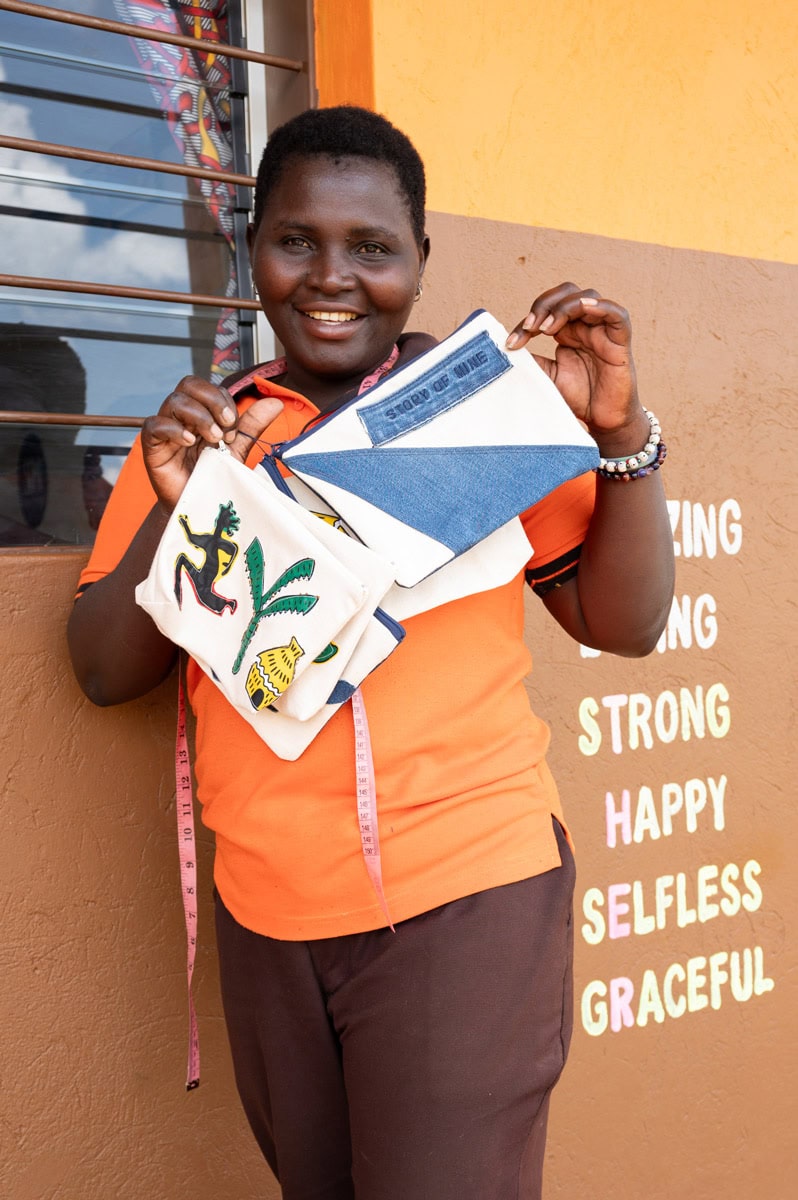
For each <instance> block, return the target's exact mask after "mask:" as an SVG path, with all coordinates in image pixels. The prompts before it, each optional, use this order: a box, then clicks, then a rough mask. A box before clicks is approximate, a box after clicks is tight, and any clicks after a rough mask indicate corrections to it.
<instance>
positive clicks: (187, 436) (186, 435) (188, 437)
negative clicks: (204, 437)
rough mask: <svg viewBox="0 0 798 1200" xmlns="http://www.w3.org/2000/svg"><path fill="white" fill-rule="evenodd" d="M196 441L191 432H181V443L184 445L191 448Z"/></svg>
mask: <svg viewBox="0 0 798 1200" xmlns="http://www.w3.org/2000/svg"><path fill="white" fill-rule="evenodd" d="M196 440H197V439H196V438H195V437H194V434H193V433H192V432H191V430H190V429H184V430H183V441H184V442H185V443H186V445H187V446H193V445H194V443H195V442H196Z"/></svg>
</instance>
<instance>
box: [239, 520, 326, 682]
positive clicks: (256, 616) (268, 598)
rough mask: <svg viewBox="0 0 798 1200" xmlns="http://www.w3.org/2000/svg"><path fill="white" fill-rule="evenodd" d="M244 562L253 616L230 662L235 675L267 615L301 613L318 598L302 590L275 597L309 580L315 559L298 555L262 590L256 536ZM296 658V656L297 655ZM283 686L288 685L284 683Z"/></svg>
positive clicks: (314, 565)
mask: <svg viewBox="0 0 798 1200" xmlns="http://www.w3.org/2000/svg"><path fill="white" fill-rule="evenodd" d="M244 561H245V563H246V568H247V576H248V578H249V590H250V591H251V593H252V609H253V612H252V619H251V621H250V622H249V624H248V625H247V627H246V629H245V630H244V636H243V637H242V639H241V648H240V649H239V651H238V654H237V655H236V660H235V662H234V663H233V674H234V675H237V674H238V672H239V671H240V670H241V664H242V662H243V661H244V655H245V654H246V652H247V648H248V647H249V644H250V642H251V641H252V639H253V638H254V636H255V633H256V632H257V628H258V626H259V625H260V623H261V621H263V620H264V619H265V618H266V617H272V616H274V615H275V613H284V612H290V613H296V614H297V615H298V616H304V614H305V613H309V612H310V610H311V609H312V608H313V606H314V605H315V603H316V601H317V600H318V596H311V595H307V594H305V593H301V592H293V593H291V594H290V595H288V596H279V597H278V596H277V593H278V592H282V591H283V590H284V588H287V587H289V586H290V584H292V583H295V582H296V581H297V580H298V579H310V577H311V575H312V574H313V571H314V570H315V567H316V563H315V560H314V559H312V558H300V559H299V560H298V562H295V563H292V565H291V566H290V567H288V568H287V570H285V571H283V573H282V575H280V576H278V578H277V579H276V580H275V581H274V583H273V584H272V586H271V587H270V588H269V589H268V591H266V592H264V591H263V547H262V546H261V544H260V539H259V538H254V539H253V540H252V541H251V542H250V544H249V546H248V547H247V549H246V551H245V553H244ZM266 653H268V651H267V652H266ZM302 653H304V651H303V650H302V649H301V647H300V654H302ZM298 657H299V655H297V658H298ZM292 678H293V674H292ZM286 686H288V685H287V684H286Z"/></svg>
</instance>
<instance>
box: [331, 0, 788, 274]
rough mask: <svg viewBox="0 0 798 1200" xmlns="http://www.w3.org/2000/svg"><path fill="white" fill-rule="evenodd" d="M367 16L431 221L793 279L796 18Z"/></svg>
mask: <svg viewBox="0 0 798 1200" xmlns="http://www.w3.org/2000/svg"><path fill="white" fill-rule="evenodd" d="M371 7H372V10H373V29H374V79H375V107H376V108H377V110H378V111H380V112H383V113H385V115H386V116H388V117H390V118H391V119H392V120H394V121H396V123H397V124H399V125H400V127H401V128H403V129H405V130H406V131H407V132H408V133H409V134H410V136H411V137H412V138H413V140H414V141H415V142H416V144H417V145H418V147H419V149H420V151H421V152H422V155H423V157H424V159H425V161H426V163H427V164H428V168H429V185H430V194H429V206H430V208H431V209H433V210H434V211H437V212H449V213H455V214H457V215H463V216H478V217H489V218H491V219H493V220H501V221H517V222H520V223H522V224H526V225H538V226H544V227H548V228H553V229H563V230H573V231H577V232H580V233H600V234H603V235H605V236H608V237H618V238H629V239H633V240H637V241H643V242H656V243H660V244H663V245H666V246H684V247H689V248H692V249H700V250H714V251H719V252H721V253H725V254H740V255H746V256H751V257H753V258H766V259H775V260H778V261H780V262H791V263H795V262H798V221H797V220H796V212H797V211H798V209H797V207H796V194H798V66H797V65H796V64H798V6H796V5H795V3H794V0H773V2H772V3H770V4H767V5H763V4H753V3H751V0H704V2H703V3H699V4H696V3H695V2H694V0H631V3H630V0H604V2H603V3H601V4H586V3H577V2H575V0H570V2H566V3H564V4H559V5H557V6H556V7H554V8H552V7H551V6H548V5H542V4H537V5H536V4H529V3H528V2H526V0H503V3H501V4H496V3H489V2H488V0H472V2H471V3H467V4H464V3H462V2H461V0H436V3H434V4H430V3H425V2H423V0H408V2H407V3H401V4H397V3H395V0H372V5H371ZM324 102H325V101H324V99H323V96H322V103H324Z"/></svg>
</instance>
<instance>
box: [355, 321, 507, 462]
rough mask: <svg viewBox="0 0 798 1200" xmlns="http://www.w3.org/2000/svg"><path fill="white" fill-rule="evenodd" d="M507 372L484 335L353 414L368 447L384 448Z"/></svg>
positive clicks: (504, 361)
mask: <svg viewBox="0 0 798 1200" xmlns="http://www.w3.org/2000/svg"><path fill="white" fill-rule="evenodd" d="M509 370H511V364H510V360H509V358H508V357H507V355H506V354H503V353H502V352H501V350H500V349H499V348H498V346H497V345H496V343H495V342H494V341H493V339H492V338H491V337H489V335H488V334H487V333H485V332H484V331H483V332H482V333H478V334H477V335H476V337H473V338H471V339H470V340H469V341H467V342H465V343H464V344H463V345H462V346H461V347H460V349H459V350H453V351H452V353H451V354H447V355H446V357H445V358H443V359H441V361H440V362H439V363H438V364H437V366H435V367H432V368H430V370H428V371H425V372H424V373H423V374H422V375H416V376H415V377H414V378H413V379H412V380H411V382H409V383H407V384H405V386H404V387H403V388H400V389H399V390H398V391H396V392H393V394H392V395H390V396H388V397H386V398H385V399H384V400H377V401H376V402H375V403H374V404H368V405H364V406H363V407H362V408H359V409H358V414H357V415H358V416H359V417H360V420H361V421H362V422H363V427H364V428H365V430H366V433H367V434H368V436H369V438H370V440H371V444H372V446H384V445H385V444H386V443H387V442H392V441H393V440H394V438H397V437H401V435H402V434H404V433H409V432H410V430H411V429H418V428H419V427H420V426H422V425H426V424H427V422H428V421H431V420H433V418H434V417H437V416H438V415H439V413H442V412H446V411H447V409H450V408H454V407H455V405H457V404H461V403H462V402H463V400H467V399H468V397H469V396H473V395H474V393H475V392H478V391H479V390H480V388H483V387H485V386H486V385H487V384H489V383H492V382H493V380H494V379H498V378H499V376H500V375H503V374H504V372H505V371H509Z"/></svg>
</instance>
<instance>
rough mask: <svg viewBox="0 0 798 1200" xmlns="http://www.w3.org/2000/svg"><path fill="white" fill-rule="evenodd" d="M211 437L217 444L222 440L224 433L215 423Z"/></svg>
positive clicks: (212, 426)
mask: <svg viewBox="0 0 798 1200" xmlns="http://www.w3.org/2000/svg"><path fill="white" fill-rule="evenodd" d="M211 437H212V438H213V440H214V441H215V442H220V441H221V440H222V431H221V429H220V428H219V426H218V425H217V424H216V422H215V421H214V423H213V425H211Z"/></svg>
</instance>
